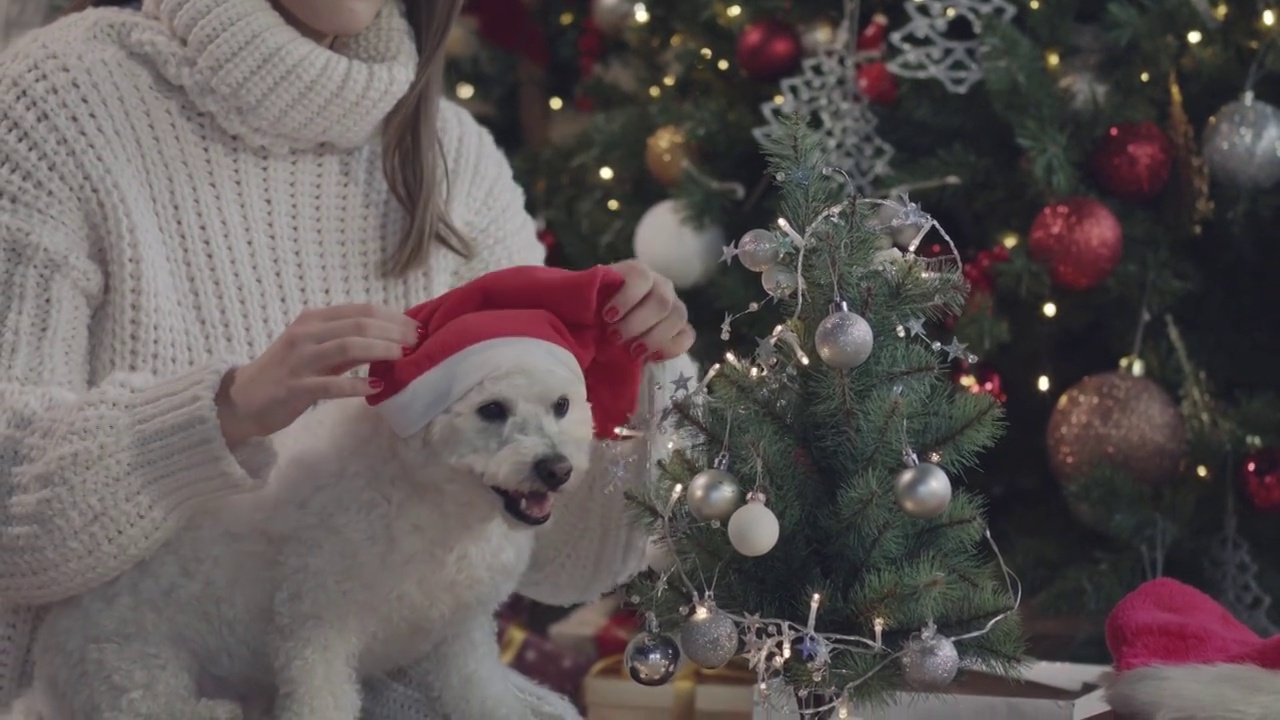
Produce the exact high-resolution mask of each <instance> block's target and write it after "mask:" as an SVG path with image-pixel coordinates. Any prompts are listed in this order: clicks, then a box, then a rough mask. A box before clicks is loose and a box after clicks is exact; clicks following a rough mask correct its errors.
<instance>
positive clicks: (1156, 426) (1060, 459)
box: [1047, 372, 1187, 485]
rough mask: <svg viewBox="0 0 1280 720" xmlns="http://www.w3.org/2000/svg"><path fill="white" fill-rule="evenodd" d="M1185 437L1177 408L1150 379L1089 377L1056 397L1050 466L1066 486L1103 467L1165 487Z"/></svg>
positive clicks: (1122, 374)
mask: <svg viewBox="0 0 1280 720" xmlns="http://www.w3.org/2000/svg"><path fill="white" fill-rule="evenodd" d="M1186 435H1187V433H1186V428H1185V426H1184V425H1183V422H1182V413H1181V412H1179V410H1178V406H1177V405H1176V404H1174V402H1173V398H1171V397H1169V394H1168V393H1167V392H1165V390H1164V388H1162V387H1160V386H1159V385H1158V384H1156V383H1155V382H1153V381H1152V380H1149V379H1147V378H1145V377H1135V376H1134V375H1132V374H1130V373H1126V372H1108V373H1101V374H1098V375H1091V376H1089V377H1087V378H1085V379H1084V380H1081V381H1080V382H1079V383H1077V384H1076V385H1074V386H1073V387H1071V388H1070V389H1068V390H1067V391H1066V392H1065V393H1063V394H1062V397H1060V398H1058V405H1057V407H1055V408H1054V410H1053V415H1052V416H1050V418H1049V433H1048V443H1047V444H1048V448H1049V467H1050V469H1051V470H1052V471H1053V474H1054V476H1055V477H1056V478H1057V479H1058V482H1060V483H1062V484H1064V485H1070V484H1072V483H1075V482H1077V481H1080V480H1083V479H1085V478H1087V477H1088V476H1089V475H1090V474H1091V473H1093V472H1096V471H1098V470H1100V469H1102V468H1112V469H1114V470H1116V471H1119V472H1122V473H1124V474H1125V475H1127V476H1128V477H1130V478H1132V479H1133V480H1135V481H1137V482H1142V483H1148V484H1153V483H1159V482H1164V481H1166V480H1169V479H1170V478H1172V477H1173V476H1174V475H1175V474H1176V473H1177V472H1178V466H1179V464H1180V463H1181V462H1182V455H1183V453H1184V452H1185V450H1186Z"/></svg>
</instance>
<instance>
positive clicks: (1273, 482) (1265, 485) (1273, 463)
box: [1240, 448, 1280, 512]
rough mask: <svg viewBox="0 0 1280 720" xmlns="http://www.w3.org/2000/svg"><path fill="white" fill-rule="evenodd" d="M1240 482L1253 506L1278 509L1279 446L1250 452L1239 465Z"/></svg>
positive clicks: (1279, 499) (1270, 509)
mask: <svg viewBox="0 0 1280 720" xmlns="http://www.w3.org/2000/svg"><path fill="white" fill-rule="evenodd" d="M1240 482H1241V483H1242V484H1243V486H1244V491H1245V494H1246V495H1248V496H1249V503H1250V504H1251V505H1253V507H1254V508H1256V509H1258V510H1262V511H1264V512H1274V511H1277V510H1280V448H1263V449H1261V450H1258V451H1256V452H1253V453H1250V454H1249V456H1248V457H1246V458H1245V459H1244V462H1243V463H1241V465H1240Z"/></svg>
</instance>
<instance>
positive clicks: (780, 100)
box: [773, 95, 787, 105]
mask: <svg viewBox="0 0 1280 720" xmlns="http://www.w3.org/2000/svg"><path fill="white" fill-rule="evenodd" d="M786 101H787V99H786V98H784V97H782V96H781V95H774V96H773V104H774V105H781V104H782V103H784V102H786Z"/></svg>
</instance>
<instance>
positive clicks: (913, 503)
mask: <svg viewBox="0 0 1280 720" xmlns="http://www.w3.org/2000/svg"><path fill="white" fill-rule="evenodd" d="M893 496H894V498H895V499H897V501H898V507H900V508H902V512H904V513H906V514H907V515H909V516H911V517H913V518H916V519H917V520H932V519H933V518H936V517H938V516H939V515H941V514H942V513H944V512H946V511H947V506H948V505H950V504H951V478H949V477H947V473H946V471H945V470H943V469H942V468H940V467H938V466H937V465H934V464H933V463H920V464H919V465H913V466H912V467H908V468H903V469H902V471H901V472H899V473H898V474H897V476H896V477H894V479H893Z"/></svg>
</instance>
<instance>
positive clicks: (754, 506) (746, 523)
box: [729, 500, 782, 557]
mask: <svg viewBox="0 0 1280 720" xmlns="http://www.w3.org/2000/svg"><path fill="white" fill-rule="evenodd" d="M781 531H782V529H781V528H780V527H779V526H778V516H776V515H774V514H773V511H772V510H770V509H769V508H767V507H765V504H764V503H762V502H760V501H759V500H752V501H751V502H748V503H747V504H746V505H743V506H742V507H740V508H738V510H737V512H735V513H734V514H733V517H731V518H729V544H730V545H733V549H734V550H737V551H738V552H740V553H742V554H743V555H746V556H747V557H760V556H761V555H764V554H765V553H767V552H769V551H770V550H772V549H773V546H774V545H777V544H778V535H779V534H780V533H781Z"/></svg>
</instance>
